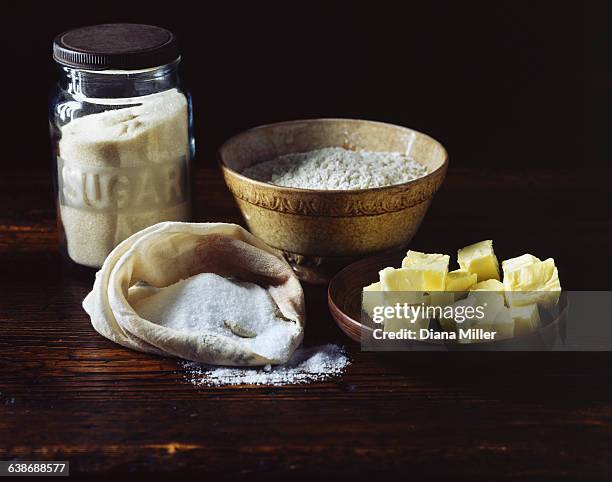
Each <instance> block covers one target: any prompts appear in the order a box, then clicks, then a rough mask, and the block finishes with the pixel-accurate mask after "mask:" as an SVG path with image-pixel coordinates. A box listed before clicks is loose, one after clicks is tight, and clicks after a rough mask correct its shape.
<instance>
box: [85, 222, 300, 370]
mask: <svg viewBox="0 0 612 482" xmlns="http://www.w3.org/2000/svg"><path fill="white" fill-rule="evenodd" d="M83 308H84V309H85V311H86V312H87V313H88V314H89V316H90V318H91V322H92V325H93V326H94V328H95V329H96V331H98V333H100V334H101V335H103V336H104V337H106V338H108V339H109V340H112V341H114V342H116V343H118V344H120V345H123V346H125V347H128V348H132V349H134V350H139V351H143V352H147V353H154V354H158V355H168V356H176V357H180V358H184V359H187V360H193V361H197V362H202V363H209V364H216V365H234V366H247V365H249V366H250V365H266V364H280V363H285V362H286V361H287V360H288V359H289V358H290V357H291V355H292V354H293V352H294V350H295V349H296V348H297V347H298V346H299V344H300V343H301V341H302V338H303V333H304V323H305V310H304V295H303V292H302V287H301V285H300V283H299V281H298V279H297V277H296V276H295V274H294V273H293V270H292V269H291V267H290V266H289V265H288V264H287V262H286V261H285V260H284V259H283V258H282V256H281V255H280V254H278V253H277V252H276V251H274V250H273V249H272V248H270V247H269V246H267V245H266V244H265V243H264V242H263V241H261V240H259V239H257V238H256V237H254V236H253V235H252V234H250V233H249V232H248V231H246V230H244V229H243V228H241V227H240V226H238V225H234V224H224V223H180V222H163V223H159V224H156V225H154V226H151V227H149V228H146V229H144V230H142V231H140V232H138V233H136V234H134V235H132V236H130V237H129V238H128V239H126V240H125V241H123V242H122V243H121V244H119V245H118V246H117V247H116V248H115V249H114V250H113V251H112V252H111V253H110V254H109V255H108V257H107V258H106V260H105V262H104V264H103V266H102V268H101V269H100V271H98V273H97V274H96V280H95V282H94V286H93V289H92V290H91V292H90V293H89V294H88V295H87V297H86V298H85V300H84V301H83Z"/></svg>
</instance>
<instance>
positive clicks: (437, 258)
mask: <svg viewBox="0 0 612 482" xmlns="http://www.w3.org/2000/svg"><path fill="white" fill-rule="evenodd" d="M449 261H450V257H449V256H448V255H447V254H426V253H421V252H419V251H408V253H407V255H406V257H405V258H404V260H403V261H402V269H406V270H411V271H414V272H415V273H420V276H421V277H422V280H423V281H422V288H421V289H422V290H423V291H427V292H429V291H444V290H445V289H446V275H447V274H448V263H449Z"/></svg>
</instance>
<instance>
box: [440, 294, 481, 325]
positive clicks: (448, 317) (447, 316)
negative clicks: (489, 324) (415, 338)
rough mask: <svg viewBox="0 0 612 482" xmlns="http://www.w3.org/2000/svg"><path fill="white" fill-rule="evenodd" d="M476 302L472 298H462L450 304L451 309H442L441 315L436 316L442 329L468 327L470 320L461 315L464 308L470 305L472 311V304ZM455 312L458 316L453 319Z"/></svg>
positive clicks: (464, 310) (463, 312)
mask: <svg viewBox="0 0 612 482" xmlns="http://www.w3.org/2000/svg"><path fill="white" fill-rule="evenodd" d="M475 304H476V302H475V300H473V299H468V298H466V299H463V300H459V301H456V302H455V303H453V304H452V310H444V311H443V312H442V316H441V317H440V318H438V321H439V322H440V327H441V328H442V329H443V330H444V331H454V332H456V331H457V328H469V327H470V326H469V325H471V323H470V321H471V320H468V319H467V317H463V314H465V312H466V308H468V307H470V308H469V309H470V310H471V311H474V306H475ZM455 314H457V315H458V316H457V317H456V319H455V316H454V315H455Z"/></svg>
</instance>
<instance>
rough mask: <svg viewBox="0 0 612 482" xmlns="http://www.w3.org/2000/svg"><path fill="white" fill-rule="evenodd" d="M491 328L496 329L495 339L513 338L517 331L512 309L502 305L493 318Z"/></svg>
mask: <svg viewBox="0 0 612 482" xmlns="http://www.w3.org/2000/svg"><path fill="white" fill-rule="evenodd" d="M491 330H493V331H495V332H496V333H495V340H503V339H505V338H512V337H513V336H514V334H515V332H516V324H515V320H514V319H513V318H512V314H511V313H510V309H509V308H506V307H505V306H504V307H502V308H501V309H500V310H499V311H498V312H497V315H495V318H493V322H492V323H491Z"/></svg>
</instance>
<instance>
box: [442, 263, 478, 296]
mask: <svg viewBox="0 0 612 482" xmlns="http://www.w3.org/2000/svg"><path fill="white" fill-rule="evenodd" d="M476 281H477V275H476V274H475V273H470V272H469V271H468V270H467V269H456V270H454V271H449V273H448V275H447V276H446V291H453V292H455V293H457V294H459V295H460V294H461V293H463V292H465V291H468V290H469V289H470V288H471V287H472V286H474V285H475V284H476Z"/></svg>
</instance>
